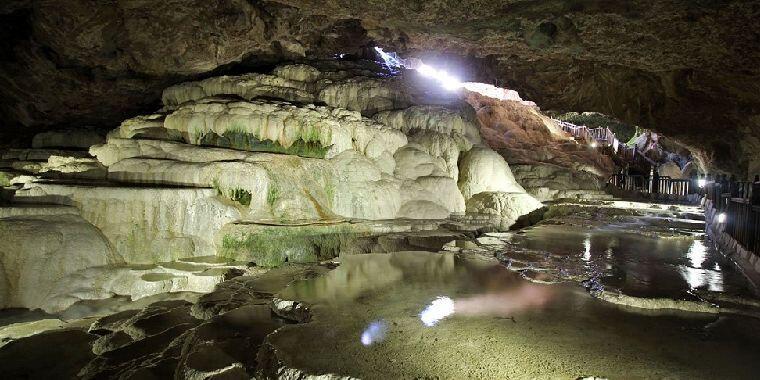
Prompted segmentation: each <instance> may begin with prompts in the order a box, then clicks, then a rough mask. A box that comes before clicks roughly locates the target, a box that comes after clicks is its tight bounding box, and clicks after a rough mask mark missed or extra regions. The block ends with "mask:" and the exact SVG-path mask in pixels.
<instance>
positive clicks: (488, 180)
mask: <svg viewBox="0 0 760 380" xmlns="http://www.w3.org/2000/svg"><path fill="white" fill-rule="evenodd" d="M458 185H459V189H460V190H461V191H462V196H464V199H465V200H469V199H470V198H472V196H474V195H476V194H479V193H481V192H484V191H490V192H504V193H525V189H524V188H523V187H522V186H520V184H519V183H517V181H516V180H515V177H514V176H513V175H512V171H511V170H510V169H509V165H507V162H506V161H505V160H504V158H502V157H501V156H500V155H499V154H498V153H496V152H494V151H493V150H491V149H488V148H486V147H482V146H477V147H473V148H472V149H471V150H469V151H468V152H466V153H465V154H464V155H463V156H462V159H461V161H460V163H459V182H458Z"/></svg>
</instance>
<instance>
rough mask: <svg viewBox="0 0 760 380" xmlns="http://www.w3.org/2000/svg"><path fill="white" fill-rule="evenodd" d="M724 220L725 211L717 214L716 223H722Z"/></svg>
mask: <svg viewBox="0 0 760 380" xmlns="http://www.w3.org/2000/svg"><path fill="white" fill-rule="evenodd" d="M725 221H726V213H725V212H721V213H720V214H718V223H724V222H725Z"/></svg>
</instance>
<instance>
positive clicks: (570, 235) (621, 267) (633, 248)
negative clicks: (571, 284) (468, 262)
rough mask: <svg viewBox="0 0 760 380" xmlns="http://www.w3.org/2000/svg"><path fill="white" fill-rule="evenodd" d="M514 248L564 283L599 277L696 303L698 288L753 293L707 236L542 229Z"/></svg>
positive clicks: (641, 292)
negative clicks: (695, 297)
mask: <svg viewBox="0 0 760 380" xmlns="http://www.w3.org/2000/svg"><path fill="white" fill-rule="evenodd" d="M511 243H512V246H511V247H508V248H507V249H505V253H504V255H505V256H506V257H511V258H518V259H523V261H527V262H528V266H533V267H536V268H540V269H544V270H548V271H550V272H551V271H556V272H557V273H559V277H560V280H561V279H562V278H563V277H564V278H565V279H568V278H570V277H572V278H584V277H585V278H599V280H600V281H601V283H602V284H603V285H604V286H605V287H610V288H613V289H619V290H621V291H622V292H624V293H626V294H628V295H632V296H638V297H669V298H690V297H692V296H691V294H690V291H691V290H694V289H700V290H709V291H714V292H727V293H731V294H737V295H750V294H751V291H750V290H749V286H748V283H747V281H746V279H745V278H744V277H743V276H742V275H741V273H739V272H738V270H736V269H735V268H734V267H733V266H732V265H730V264H729V263H728V262H727V259H726V258H725V257H723V255H722V254H721V253H720V252H718V251H717V250H715V249H714V248H713V247H712V246H710V245H708V244H706V242H705V237H704V236H702V235H697V236H696V237H693V238H687V237H684V238H678V239H665V238H658V237H654V236H644V235H642V234H634V233H629V232H628V231H627V230H626V229H625V228H620V229H614V228H611V227H609V226H608V227H607V228H606V229H580V228H572V227H568V226H553V225H542V226H536V227H533V228H530V229H528V230H526V231H525V232H524V233H521V234H516V235H514V236H513V237H512V239H511ZM547 255H548V257H549V259H545V258H546V257H547Z"/></svg>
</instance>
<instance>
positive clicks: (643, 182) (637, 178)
mask: <svg viewBox="0 0 760 380" xmlns="http://www.w3.org/2000/svg"><path fill="white" fill-rule="evenodd" d="M691 182H692V181H691V180H688V179H673V178H670V177H659V178H658V179H657V181H656V182H655V181H654V180H653V179H652V178H650V177H649V176H645V175H625V174H615V175H613V176H612V177H610V180H609V181H608V183H609V184H610V185H612V186H614V187H617V188H618V189H622V190H626V191H635V192H639V193H643V194H650V195H657V196H662V197H663V198H668V199H670V200H675V201H685V200H687V198H688V196H689V194H691V193H692V190H693V185H692V183H691Z"/></svg>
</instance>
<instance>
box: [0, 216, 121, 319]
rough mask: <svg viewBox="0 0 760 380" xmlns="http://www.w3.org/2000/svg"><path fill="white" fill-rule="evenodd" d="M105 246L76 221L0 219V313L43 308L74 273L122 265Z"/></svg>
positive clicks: (98, 235) (82, 222) (94, 232)
mask: <svg viewBox="0 0 760 380" xmlns="http://www.w3.org/2000/svg"><path fill="white" fill-rule="evenodd" d="M121 261H122V260H121V258H120V257H118V256H117V255H115V254H114V252H113V250H112V248H111V246H110V244H109V242H108V241H107V240H106V239H105V238H104V237H103V235H102V234H101V233H100V231H98V229H97V228H95V227H94V226H93V225H91V224H90V223H88V222H87V221H86V220H84V219H82V218H81V217H79V216H77V215H71V214H52V215H45V214H40V213H38V214H37V215H19V216H12V217H6V218H1V219H0V308H10V307H22V308H30V309H35V308H44V309H46V310H47V309H48V308H47V306H48V305H50V303H51V302H52V300H51V298H53V297H54V293H55V292H54V289H55V288H57V287H58V286H59V283H60V282H61V281H64V280H66V279H67V278H68V277H69V276H71V275H72V274H73V273H75V272H77V271H80V270H83V269H86V268H90V267H96V266H104V265H109V264H115V263H119V262H121Z"/></svg>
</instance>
